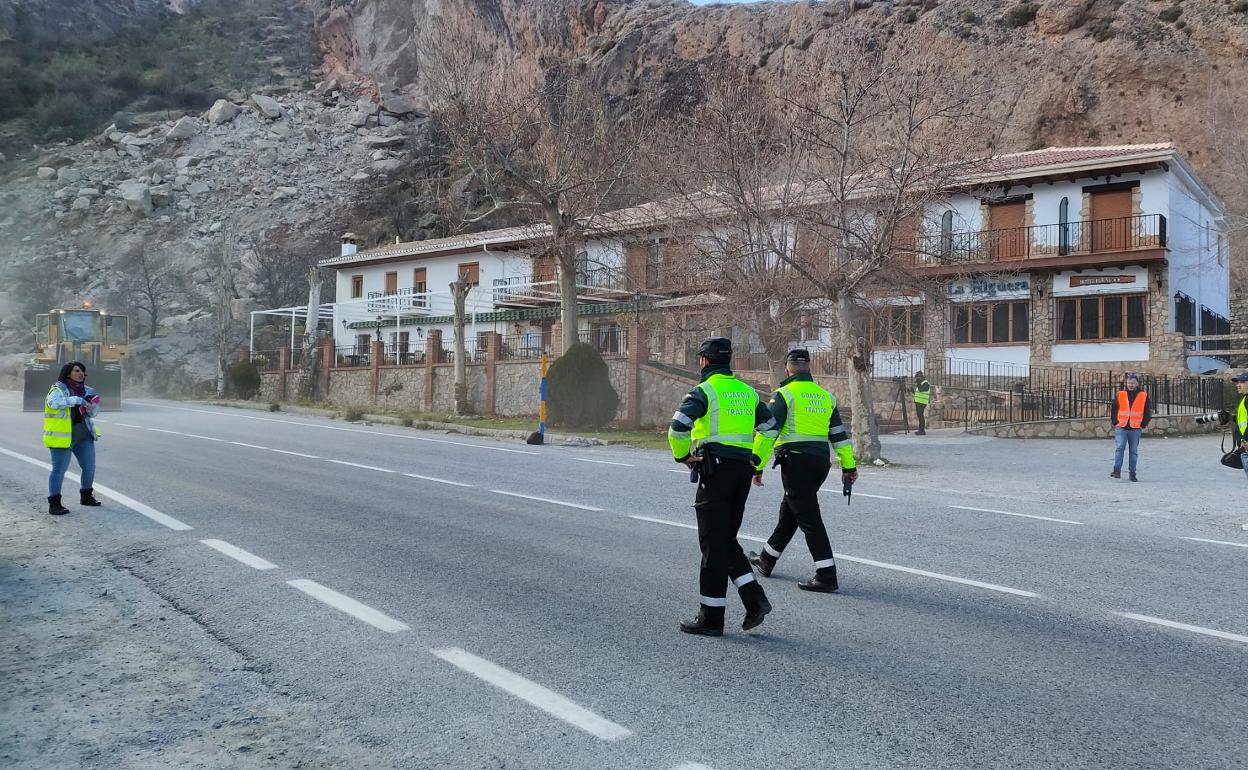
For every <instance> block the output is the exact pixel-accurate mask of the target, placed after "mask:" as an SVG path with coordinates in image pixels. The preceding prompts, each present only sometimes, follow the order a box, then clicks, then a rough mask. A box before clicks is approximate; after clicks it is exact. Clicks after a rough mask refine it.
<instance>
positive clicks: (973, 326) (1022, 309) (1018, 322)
mask: <svg viewBox="0 0 1248 770" xmlns="http://www.w3.org/2000/svg"><path fill="white" fill-rule="evenodd" d="M1029 310H1030V306H1029V305H1028V301H1027V300H1025V299H1024V300H1014V301H1010V302H975V303H969V304H960V305H954V306H953V307H952V308H950V311H949V312H950V329H951V332H952V338H953V344H954V345H1011V344H1017V343H1021V342H1027V341H1028V340H1029V339H1031V334H1030V329H1031V320H1030V317H1029V316H1030V313H1029Z"/></svg>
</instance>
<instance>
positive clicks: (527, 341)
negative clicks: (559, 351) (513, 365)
mask: <svg viewBox="0 0 1248 770" xmlns="http://www.w3.org/2000/svg"><path fill="white" fill-rule="evenodd" d="M545 350H546V349H545V347H543V345H542V335H541V334H540V333H532V334H514V335H509V336H506V337H503V338H502V341H501V344H500V345H499V348H498V357H499V359H500V360H503V361H536V360H538V359H540V358H541V357H542V353H543V352H545Z"/></svg>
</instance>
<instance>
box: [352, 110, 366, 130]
mask: <svg viewBox="0 0 1248 770" xmlns="http://www.w3.org/2000/svg"><path fill="white" fill-rule="evenodd" d="M366 123H368V113H367V112H361V111H359V110H356V111H355V112H353V113H351V114H350V115H348V116H347V125H349V126H355V127H356V128H362V127H363V126H364V124H366Z"/></svg>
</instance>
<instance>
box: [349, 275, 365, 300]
mask: <svg viewBox="0 0 1248 770" xmlns="http://www.w3.org/2000/svg"><path fill="white" fill-rule="evenodd" d="M363 296H364V276H362V275H353V276H351V299H359V298H360V297H363Z"/></svg>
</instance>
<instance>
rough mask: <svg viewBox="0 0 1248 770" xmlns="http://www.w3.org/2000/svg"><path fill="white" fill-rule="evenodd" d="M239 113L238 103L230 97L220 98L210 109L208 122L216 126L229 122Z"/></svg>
mask: <svg viewBox="0 0 1248 770" xmlns="http://www.w3.org/2000/svg"><path fill="white" fill-rule="evenodd" d="M237 115H238V105H237V104H235V103H234V102H231V101H229V100H228V99H218V100H217V101H216V102H214V103H213V105H212V107H210V108H209V109H208V122H209V123H211V124H212V125H214V126H216V125H219V124H221V123H229V122H230V121H231V120H233V119H234V118H235V117H236V116H237Z"/></svg>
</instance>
